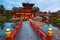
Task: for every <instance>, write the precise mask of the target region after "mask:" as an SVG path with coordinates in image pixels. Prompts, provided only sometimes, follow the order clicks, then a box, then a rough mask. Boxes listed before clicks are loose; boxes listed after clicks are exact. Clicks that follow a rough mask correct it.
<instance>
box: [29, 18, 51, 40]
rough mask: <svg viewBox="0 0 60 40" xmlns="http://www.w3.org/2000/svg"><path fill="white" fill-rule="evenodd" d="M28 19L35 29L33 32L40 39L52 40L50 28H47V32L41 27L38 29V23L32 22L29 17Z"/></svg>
mask: <svg viewBox="0 0 60 40" xmlns="http://www.w3.org/2000/svg"><path fill="white" fill-rule="evenodd" d="M29 21H30V25H31V26H32V28H33V29H34V30H35V32H36V33H37V34H38V35H39V37H40V38H41V40H52V30H50V29H49V32H48V33H46V32H44V31H43V30H42V29H40V28H39V27H38V25H36V24H35V23H34V21H33V20H31V19H30V20H29Z"/></svg>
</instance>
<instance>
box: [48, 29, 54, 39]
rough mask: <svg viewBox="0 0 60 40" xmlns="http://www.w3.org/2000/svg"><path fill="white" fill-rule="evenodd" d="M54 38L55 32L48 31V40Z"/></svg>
mask: <svg viewBox="0 0 60 40" xmlns="http://www.w3.org/2000/svg"><path fill="white" fill-rule="evenodd" d="M52 36H53V31H52V29H51V28H49V29H48V35H47V40H52Z"/></svg>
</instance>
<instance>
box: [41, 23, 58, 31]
mask: <svg viewBox="0 0 60 40" xmlns="http://www.w3.org/2000/svg"><path fill="white" fill-rule="evenodd" d="M40 28H41V29H42V30H44V31H45V32H47V31H48V29H49V28H52V30H57V29H58V28H57V27H55V26H52V24H46V25H44V26H41V27H40Z"/></svg>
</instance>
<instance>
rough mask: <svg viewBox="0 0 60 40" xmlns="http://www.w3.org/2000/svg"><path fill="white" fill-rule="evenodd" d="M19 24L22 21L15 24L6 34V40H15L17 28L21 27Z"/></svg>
mask: <svg viewBox="0 0 60 40" xmlns="http://www.w3.org/2000/svg"><path fill="white" fill-rule="evenodd" d="M21 25H22V21H20V22H19V23H18V24H17V25H16V27H15V29H14V30H13V31H12V32H11V34H6V36H7V37H6V40H15V38H16V35H17V33H18V31H19V29H20V28H21ZM9 32H10V31H8V32H7V33H9ZM8 35H10V36H9V37H8Z"/></svg>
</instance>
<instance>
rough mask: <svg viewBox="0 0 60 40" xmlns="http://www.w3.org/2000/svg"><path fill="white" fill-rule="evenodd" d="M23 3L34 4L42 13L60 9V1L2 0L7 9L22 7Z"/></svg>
mask: <svg viewBox="0 0 60 40" xmlns="http://www.w3.org/2000/svg"><path fill="white" fill-rule="evenodd" d="M22 2H29V3H34V4H35V6H37V7H39V8H40V10H41V11H56V10H59V9H60V0H0V4H2V5H4V6H5V8H6V9H11V8H12V7H14V6H16V7H22Z"/></svg>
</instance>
